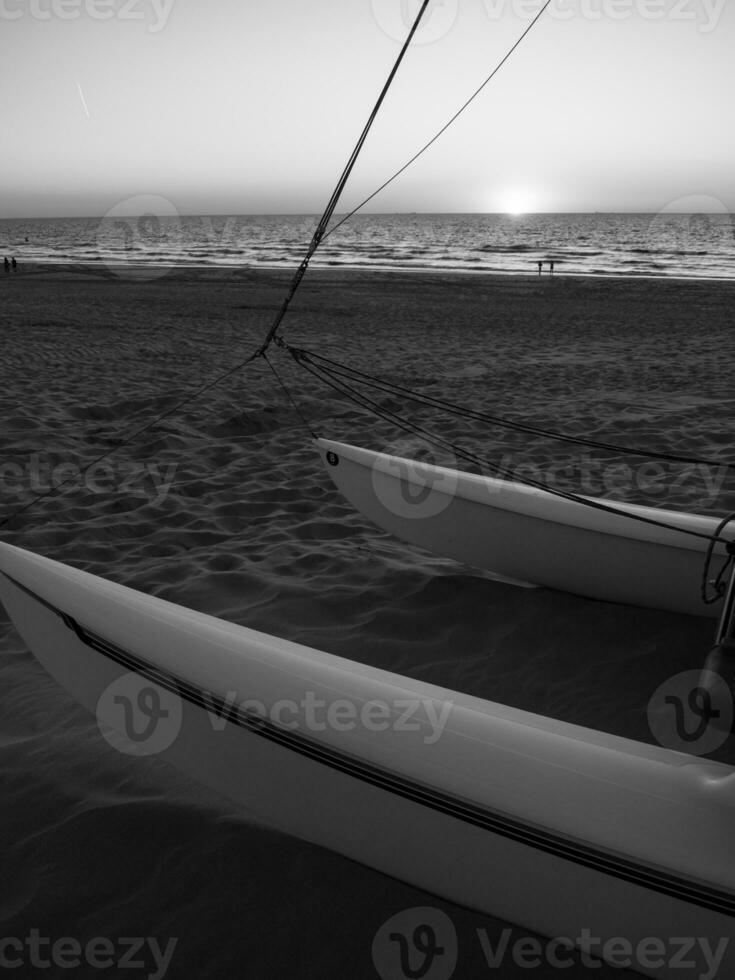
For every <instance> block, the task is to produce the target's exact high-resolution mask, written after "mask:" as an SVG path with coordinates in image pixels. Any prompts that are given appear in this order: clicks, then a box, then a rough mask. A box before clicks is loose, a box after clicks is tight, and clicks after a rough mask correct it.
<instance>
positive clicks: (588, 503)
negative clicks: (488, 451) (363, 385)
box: [288, 347, 730, 549]
mask: <svg viewBox="0 0 735 980" xmlns="http://www.w3.org/2000/svg"><path fill="white" fill-rule="evenodd" d="M288 351H289V353H290V354H291V356H292V357H293V358H294V360H295V361H296V363H297V364H300V365H301V367H303V368H304V370H306V371H308V372H309V374H311V375H312V376H313V377H315V378H317V379H319V380H320V381H321V382H322V383H323V384H326V385H327V386H328V387H330V388H332V390H333V391H336V392H337V393H338V394H341V395H342V396H343V397H345V398H347V399H348V400H349V401H352V402H353V403H354V404H357V405H361V406H362V407H363V408H366V409H367V410H368V411H370V412H372V414H374V415H377V416H378V417H379V418H382V419H383V420H384V421H387V422H391V423H392V424H394V425H396V426H397V427H398V428H400V429H403V430H404V431H406V432H413V433H415V434H416V435H420V436H422V437H423V438H424V439H426V441H427V442H429V443H431V444H432V445H435V446H438V447H439V448H441V449H444V450H446V451H447V452H449V453H452V454H453V455H455V456H459V457H461V458H463V459H465V460H467V461H468V462H470V463H472V464H473V465H475V466H477V467H479V468H480V469H481V470H484V471H489V472H491V473H494V474H495V475H496V476H497V477H499V478H501V479H504V480H509V481H511V482H515V483H521V484H523V485H524V486H528V487H532V488H533V489H535V490H542V491H544V492H545V493H549V494H552V495H553V496H555V497H559V498H561V499H564V500H568V501H570V502H572V503H576V504H582V505H584V506H585V507H588V508H590V509H591V510H596V511H602V512H604V513H608V514H612V515H614V516H616V517H624V518H627V519H629V520H633V521H636V522H638V523H639V524H646V525H649V526H652V527H658V528H663V529H664V530H667V531H676V532H677V533H679V534H686V535H688V536H690V537H694V538H698V539H700V540H704V541H707V542H710V543H711V545H712V548H713V549H714V546H715V545H716V544H718V543H719V544H724V545H725V546H729V544H730V541H729V539H727V538H723V537H721V536H720V534H721V531H722V529H723V527H724V525H723V526H721V527H720V528H718V530H717V532H716V533H715V535H711V534H706V533H704V532H701V531H694V530H691V529H690V528H682V527H679V526H677V525H675V524H670V523H668V522H666V521H664V520H657V519H655V518H652V517H645V516H644V515H642V514H637V513H634V512H633V513H632V512H630V511H628V510H621V509H620V508H618V507H616V506H615V505H614V504H607V503H603V502H602V501H601V500H596V499H594V498H591V497H584V496H582V495H580V494H575V493H573V492H572V491H567V490H560V489H559V488H558V487H552V486H550V485H549V484H546V483H544V482H543V481H541V480H533V479H531V478H528V477H522V478H518V477H517V476H516V475H515V474H514V473H513V472H512V471H511V470H509V469H508V468H507V467H504V466H500V465H498V464H497V463H491V462H489V461H488V460H487V459H483V458H482V457H480V456H478V455H477V454H475V453H472V452H470V451H469V450H467V449H463V448H462V447H460V446H457V445H456V444H455V443H452V442H449V441H448V440H446V439H444V438H443V437H442V436H439V435H437V434H436V433H435V432H432V431H431V430H429V429H427V428H425V427H424V426H421V425H418V424H417V423H414V422H410V421H408V420H407V419H405V418H403V416H401V415H398V414H397V413H396V412H392V411H390V409H387V408H385V407H384V406H382V405H380V403H379V402H376V401H375V400H374V399H372V398H370V397H369V396H368V395H366V394H364V393H363V392H359V391H357V390H356V389H354V388H352V387H350V385H348V384H347V383H346V382H343V381H341V380H340V379H339V378H336V377H331V376H330V374H329V373H328V372H326V371H324V369H323V368H320V367H319V366H318V365H316V364H312V363H309V361H308V360H305V359H304V360H302V359H301V358H300V352H299V350H298V349H297V348H292V347H288Z"/></svg>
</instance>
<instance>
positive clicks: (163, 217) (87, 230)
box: [0, 198, 735, 279]
mask: <svg viewBox="0 0 735 980" xmlns="http://www.w3.org/2000/svg"><path fill="white" fill-rule="evenodd" d="M143 202H144V204H143V206H142V207H141V208H139V209H138V213H137V214H135V215H132V214H128V213H124V212H122V213H121V212H120V209H115V210H113V211H112V212H110V213H109V214H108V215H107V216H105V217H103V218H43V219H28V220H25V219H4V220H0V252H2V253H5V254H7V255H8V256H14V257H15V258H16V259H17V261H18V262H20V263H22V262H52V263H83V264H85V265H90V266H104V265H109V266H116V267H117V266H119V265H121V264H125V263H130V264H133V265H136V266H138V265H152V266H162V267H167V266H175V267H185V266H209V265H211V266H227V267H243V268H257V267H261V266H262V267H293V266H295V265H297V264H298V262H299V261H300V259H301V258H302V257H303V255H304V253H305V250H306V247H307V245H308V243H309V241H310V239H311V236H312V234H313V232H314V229H315V227H316V224H317V220H318V219H317V217H316V216H314V215H234V216H227V215H190V216H179V215H177V214H175V213H174V212H173V209H172V208H170V207H168V206H167V205H166V204H165V203H160V202H163V199H162V198H161V199H158V198H153V199H143ZM539 262H541V263H543V269H544V271H546V272H549V271H550V263H551V262H553V263H554V271H555V273H556V274H567V275H569V274H573V275H583V276H634V277H673V278H695V279H733V278H735V217H734V216H733V215H731V214H729V213H725V212H722V213H701V214H690V213H688V214H683V213H673V212H661V213H657V214H639V213H636V214H627V213H626V214H618V213H616V214H607V213H599V214H598V213H596V214H577V213H575V214H524V215H507V214H361V215H355V216H353V217H352V218H350V219H349V220H348V221H345V222H342V218H341V217H340V216H336V217H335V218H334V220H333V222H332V230H330V231H328V233H327V235H326V236H325V238H324V239H323V241H322V245H321V247H320V249H319V251H318V252H317V253H316V255H315V257H314V259H313V265H314V266H315V267H322V268H341V267H344V268H358V269H363V270H370V269H376V270H404V271H405V270H417V271H449V272H465V273H471V272H491V273H502V274H508V275H523V274H525V275H527V274H529V273H531V274H533V273H536V272H537V271H538V263H539Z"/></svg>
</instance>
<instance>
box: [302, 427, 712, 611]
mask: <svg viewBox="0 0 735 980" xmlns="http://www.w3.org/2000/svg"><path fill="white" fill-rule="evenodd" d="M318 448H319V451H320V453H321V455H322V458H323V460H324V463H325V466H326V468H327V471H328V473H329V475H330V477H331V478H332V480H333V481H334V483H335V485H336V486H337V488H338V489H339V490H340V492H341V493H342V494H343V495H344V496H345V497H346V498H347V500H349V501H350V503H351V504H352V505H353V506H354V507H355V508H356V509H357V510H359V511H360V512H361V513H362V514H364V515H365V517H367V518H369V519H370V520H371V521H372V522H373V523H374V524H377V525H378V527H381V528H383V529H384V530H386V531H388V532H390V533H391V534H394V535H395V536H396V537H398V538H401V539H402V540H404V541H408V542H410V543H411V544H414V545H418V546H419V547H421V548H425V549H427V550H428V551H433V552H435V553H436V554H439V555H443V556H445V557H447V558H453V559H455V560H456V561H460V562H464V563H466V564H468V565H473V566H475V567H477V568H481V569H484V570H486V571H489V572H492V573H494V574H496V575H499V576H502V577H504V578H506V579H509V580H511V581H515V582H517V583H523V584H528V585H534V586H544V587H547V588H551V589H558V590H561V591H564V592H571V593H574V594H576V595H580V596H586V597H589V598H592V599H601V600H605V601H609V602H620V603H628V604H630V605H636V606H647V607H651V608H655V609H666V610H669V611H671V612H678V613H688V614H691V615H696V616H715V615H717V614H718V612H719V609H720V603H719V602H717V603H715V604H713V605H706V604H705V603H704V602H703V601H702V598H701V581H702V571H703V568H704V561H705V553H706V550H707V544H708V542H707V540H705V537H694V536H692V535H690V534H689V533H687V532H688V531H695V532H697V534H700V535H703V536H707V535H712V534H714V532H715V530H716V528H717V525H718V521H717V520H716V519H715V518H710V517H704V516H697V515H689V514H682V513H678V512H673V511H665V510H659V509H654V508H649V507H638V506H631V505H624V504H615V505H614V506H616V507H619V508H620V509H621V510H623V511H624V512H625V513H627V514H629V515H637V516H640V517H646V518H649V519H651V520H656V521H660V522H663V523H666V524H671V525H674V527H675V528H676V529H675V530H670V529H667V528H661V527H654V526H651V525H648V524H645V523H640V522H638V521H635V520H631V519H630V517H627V516H619V515H614V514H610V513H608V512H603V511H600V510H597V509H593V508H591V507H588V506H585V505H584V504H582V503H577V502H574V501H569V500H565V499H562V498H560V497H557V496H555V495H553V494H550V493H546V492H543V491H539V490H535V489H532V488H529V487H526V486H523V485H521V484H514V483H509V482H507V481H503V480H496V479H492V478H487V477H481V476H475V475H474V474H470V473H462V472H459V471H457V470H451V469H447V468H445V467H440V466H432V465H430V464H427V463H419V462H415V461H412V460H407V459H402V458H400V457H396V456H390V455H388V454H385V453H376V452H372V451H370V450H367V449H362V448H358V447H355V446H350V445H346V444H344V443H339V442H332V441H330V440H328V439H319V440H318ZM602 503H609V502H608V501H602ZM722 553H723V550H722V548H721V547H720V546H718V549H717V551H716V556H715V562H714V565H713V568H715V569H716V568H718V567H719V565H720V564H721V562H722Z"/></svg>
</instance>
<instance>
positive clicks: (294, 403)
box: [263, 353, 319, 439]
mask: <svg viewBox="0 0 735 980" xmlns="http://www.w3.org/2000/svg"><path fill="white" fill-rule="evenodd" d="M263 357H264V358H265V362H266V364H267V365H268V367H269V368H270V369H271V371H272V372H273V374H274V375H275V378H276V381H277V382H278V384H279V385H280V386H281V388H282V389H283V393H284V394H285V396H286V398H287V399H288V400H289V402H290V403H291V405H292V406H293V409H294V411H295V412H296V414H297V415H298V417H299V418H300V419H301V421H302V423H303V424H304V428H305V429H306V431H307V432H308V433H309V435H310V436H311V437H312V439H318V438H319V436H318V435H317V434H316V432H314V429H313V427H312V425H311V424H310V423H309V421H308V420H307V418H306V416H305V415H304V413H303V412H302V410H301V408H300V407H299V404H298V402H297V401H296V399H295V398H294V397H293V395H292V394H291V391H290V389H289V388H288V386H287V385H286V383H285V382H284V380H283V378H282V377H281V376H280V374H279V373H278V371H277V370H276V366H275V364H273V362H272V361H271V360H270V358H269V357H268V355H267V354H265V353H264V354H263Z"/></svg>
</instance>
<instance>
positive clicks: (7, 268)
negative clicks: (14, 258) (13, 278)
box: [5, 255, 10, 276]
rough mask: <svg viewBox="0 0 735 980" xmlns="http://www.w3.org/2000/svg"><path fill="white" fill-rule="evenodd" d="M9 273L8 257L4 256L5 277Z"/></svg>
mask: <svg viewBox="0 0 735 980" xmlns="http://www.w3.org/2000/svg"><path fill="white" fill-rule="evenodd" d="M9 272H10V263H9V262H8V257H7V255H6V256H5V275H6V276H7V274H8V273H9Z"/></svg>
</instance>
